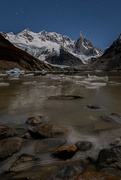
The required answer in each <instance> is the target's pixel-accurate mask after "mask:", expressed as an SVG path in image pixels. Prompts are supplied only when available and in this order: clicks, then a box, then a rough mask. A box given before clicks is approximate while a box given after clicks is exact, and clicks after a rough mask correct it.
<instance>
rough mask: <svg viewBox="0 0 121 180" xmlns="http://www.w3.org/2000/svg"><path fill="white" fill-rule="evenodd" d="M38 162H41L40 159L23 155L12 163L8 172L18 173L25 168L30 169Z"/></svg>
mask: <svg viewBox="0 0 121 180" xmlns="http://www.w3.org/2000/svg"><path fill="white" fill-rule="evenodd" d="M37 161H39V158H37V157H35V156H33V155H29V154H22V155H20V156H18V157H17V158H16V160H15V161H14V162H13V163H12V165H11V166H10V167H9V169H8V170H7V172H8V173H10V172H17V171H20V170H23V169H25V168H30V167H32V166H34V164H35V163H36V162H37Z"/></svg>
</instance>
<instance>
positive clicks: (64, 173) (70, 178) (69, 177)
mask: <svg viewBox="0 0 121 180" xmlns="http://www.w3.org/2000/svg"><path fill="white" fill-rule="evenodd" d="M82 171H83V169H82V168H81V167H80V166H75V165H65V166H63V167H61V168H59V169H57V170H56V171H55V172H54V173H52V174H51V176H50V177H49V178H48V179H47V180H75V178H77V177H78V175H79V174H80V173H81V172H82Z"/></svg>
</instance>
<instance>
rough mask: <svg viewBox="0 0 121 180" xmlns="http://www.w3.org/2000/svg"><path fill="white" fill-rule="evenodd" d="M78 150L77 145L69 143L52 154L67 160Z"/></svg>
mask: <svg viewBox="0 0 121 180" xmlns="http://www.w3.org/2000/svg"><path fill="white" fill-rule="evenodd" d="M76 152H77V147H76V146H75V145H68V146H63V147H60V148H58V149H56V150H55V151H54V152H53V153H52V154H53V156H54V157H58V158H60V159H64V160H66V159H70V158H72V157H73V156H74V154H75V153H76Z"/></svg>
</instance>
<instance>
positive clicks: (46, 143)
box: [36, 138, 66, 153]
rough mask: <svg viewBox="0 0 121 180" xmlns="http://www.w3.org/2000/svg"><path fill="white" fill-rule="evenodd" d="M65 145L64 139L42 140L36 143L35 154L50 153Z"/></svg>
mask: <svg viewBox="0 0 121 180" xmlns="http://www.w3.org/2000/svg"><path fill="white" fill-rule="evenodd" d="M65 143H66V139H64V138H47V139H43V140H40V141H38V143H37V148H36V152H37V153H46V152H50V151H53V150H55V149H57V148H59V147H60V146H62V145H63V144H65Z"/></svg>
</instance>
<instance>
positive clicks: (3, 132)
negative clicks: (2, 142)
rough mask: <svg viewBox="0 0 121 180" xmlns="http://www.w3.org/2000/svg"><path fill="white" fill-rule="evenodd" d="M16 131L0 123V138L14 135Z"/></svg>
mask: <svg viewBox="0 0 121 180" xmlns="http://www.w3.org/2000/svg"><path fill="white" fill-rule="evenodd" d="M16 135H17V132H16V131H15V130H14V129H12V128H10V127H8V126H5V125H0V139H4V138H8V137H13V136H16Z"/></svg>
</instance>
